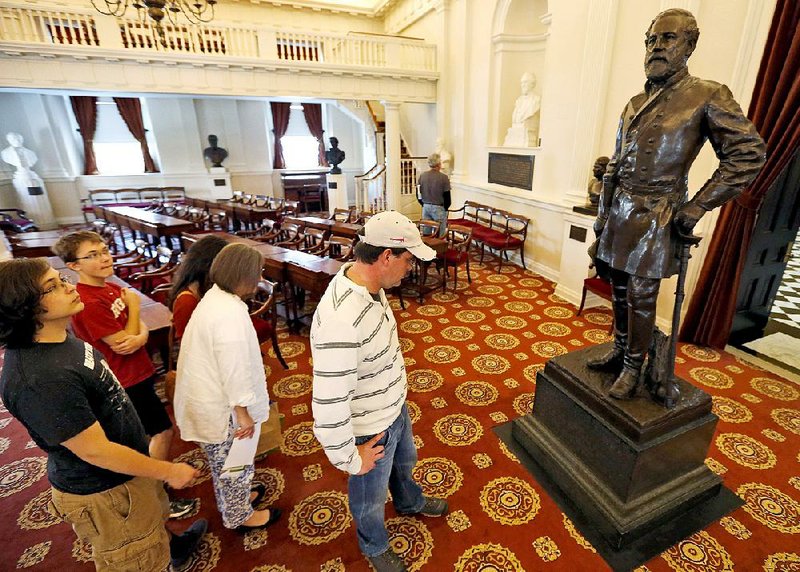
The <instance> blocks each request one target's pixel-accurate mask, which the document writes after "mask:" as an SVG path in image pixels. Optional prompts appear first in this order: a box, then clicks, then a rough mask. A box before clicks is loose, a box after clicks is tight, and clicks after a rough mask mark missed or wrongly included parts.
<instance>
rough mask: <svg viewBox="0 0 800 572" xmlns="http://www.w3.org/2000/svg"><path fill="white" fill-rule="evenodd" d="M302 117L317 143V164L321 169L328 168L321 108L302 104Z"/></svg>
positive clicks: (315, 104)
mask: <svg viewBox="0 0 800 572" xmlns="http://www.w3.org/2000/svg"><path fill="white" fill-rule="evenodd" d="M303 116H304V117H305V118H306V125H308V130H309V131H311V135H313V136H314V137H316V138H317V141H318V142H319V164H320V165H321V166H322V167H327V166H328V160H327V159H326V158H325V139H324V134H325V130H324V129H322V106H321V105H320V104H319V103H304V104H303Z"/></svg>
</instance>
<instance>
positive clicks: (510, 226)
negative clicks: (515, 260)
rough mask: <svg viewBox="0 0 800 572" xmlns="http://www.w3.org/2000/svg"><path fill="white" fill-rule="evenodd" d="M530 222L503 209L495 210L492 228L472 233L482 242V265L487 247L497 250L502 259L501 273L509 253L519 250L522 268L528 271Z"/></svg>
mask: <svg viewBox="0 0 800 572" xmlns="http://www.w3.org/2000/svg"><path fill="white" fill-rule="evenodd" d="M498 219H499V221H498ZM529 222H530V219H528V218H526V217H523V216H520V215H515V214H511V213H509V212H506V211H503V210H501V209H494V210H493V211H492V226H491V228H489V229H486V230H484V229H485V227H481V228H475V229H473V231H472V232H473V237H475V238H476V239H477V240H480V243H481V263H483V254H484V249H485V248H486V247H489V248H490V249H491V250H496V251H497V253H498V254H499V257H500V261H499V263H498V265H497V271H498V272H500V270H501V269H502V268H503V258H504V257H505V259H506V260H508V253H509V252H513V251H516V250H519V255H520V258H521V260H522V267H523V268H525V269H526V270H527V269H528V268H527V266H526V265H525V240H526V238H527V237H528V223H529ZM487 230H488V232H487Z"/></svg>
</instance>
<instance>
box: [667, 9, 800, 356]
mask: <svg viewBox="0 0 800 572" xmlns="http://www.w3.org/2000/svg"><path fill="white" fill-rule="evenodd" d="M748 117H750V119H751V120H752V121H753V124H754V125H755V126H756V129H758V132H759V133H760V134H761V136H762V137H763V138H764V141H765V142H766V144H767V162H766V164H765V165H764V168H763V169H762V170H761V172H760V173H759V174H758V177H756V180H755V181H753V183H752V185H750V187H749V188H748V189H747V190H746V191H745V192H744V193H742V194H741V195H739V197H737V198H736V200H734V201H732V202H730V203H728V204H727V205H725V206H724V207H723V209H722V211H721V212H720V216H719V220H718V221H717V226H716V229H715V231H714V235H713V237H712V239H711V244H710V245H709V249H708V256H707V257H706V260H705V262H704V264H703V269H702V271H701V273H700V278H699V279H698V281H697V287H696V289H695V292H694V296H693V297H692V301H691V303H690V304H689V309H688V311H687V314H686V318H685V320H684V323H683V327H682V328H681V332H680V339H681V340H682V341H687V342H692V343H695V344H699V345H704V346H711V347H715V348H723V347H725V344H726V343H727V341H728V337H729V335H730V330H731V325H732V323H733V317H734V314H735V312H736V293H737V292H738V291H739V279H740V276H741V272H742V268H743V266H744V263H745V260H746V258H747V251H748V249H749V247H750V240H751V238H752V235H753V229H754V227H755V221H756V218H757V215H758V210H759V208H760V207H761V203H762V202H763V199H764V195H765V194H766V193H767V191H768V190H769V188H770V186H771V185H772V183H773V182H774V181H775V179H776V178H777V177H778V176H779V175H780V174H781V172H782V171H783V170H784V169H785V168H786V167H787V165H788V164H789V161H790V160H791V159H792V157H793V156H794V154H795V152H796V151H797V149H798V148H800V2H797V0H778V2H777V5H776V7H775V15H774V17H773V19H772V26H771V28H770V32H769V37H768V38H767V45H766V47H765V48H764V56H763V57H762V59H761V67H760V69H759V71H758V78H757V79H756V87H755V89H754V90H753V100H752V101H751V102H750V109H749V112H748Z"/></svg>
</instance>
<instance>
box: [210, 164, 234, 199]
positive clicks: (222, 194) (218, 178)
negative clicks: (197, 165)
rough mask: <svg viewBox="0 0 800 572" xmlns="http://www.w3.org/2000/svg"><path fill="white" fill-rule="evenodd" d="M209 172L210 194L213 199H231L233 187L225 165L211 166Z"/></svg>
mask: <svg viewBox="0 0 800 572" xmlns="http://www.w3.org/2000/svg"><path fill="white" fill-rule="evenodd" d="M208 174H209V177H208V183H209V188H208V194H209V196H210V197H211V199H213V200H218V199H230V198H231V197H232V196H233V188H232V187H231V175H230V173H228V170H227V169H226V168H225V167H209V168H208Z"/></svg>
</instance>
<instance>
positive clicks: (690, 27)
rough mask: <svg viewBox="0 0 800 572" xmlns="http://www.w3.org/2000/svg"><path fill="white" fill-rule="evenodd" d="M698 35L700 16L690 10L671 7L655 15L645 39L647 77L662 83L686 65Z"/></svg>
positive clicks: (645, 69) (645, 70)
mask: <svg viewBox="0 0 800 572" xmlns="http://www.w3.org/2000/svg"><path fill="white" fill-rule="evenodd" d="M698 37H700V30H699V29H698V28H697V20H695V18H694V16H693V15H692V13H691V12H689V11H688V10H682V9H679V8H672V9H670V10H665V11H663V12H661V13H660V14H659V15H658V16H656V17H655V19H653V21H652V22H651V23H650V27H649V28H648V29H647V33H646V34H645V40H644V45H645V56H644V72H645V75H646V76H647V79H648V80H650V81H652V82H655V83H663V82H665V81H666V80H668V79H669V78H670V77H672V76H673V75H675V74H676V73H677V72H679V71H680V70H682V69H684V68H685V67H686V64H687V62H688V61H689V56H691V55H692V52H693V51H694V49H695V47H696V46H697V38H698Z"/></svg>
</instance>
